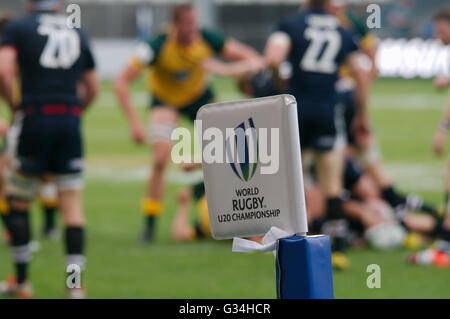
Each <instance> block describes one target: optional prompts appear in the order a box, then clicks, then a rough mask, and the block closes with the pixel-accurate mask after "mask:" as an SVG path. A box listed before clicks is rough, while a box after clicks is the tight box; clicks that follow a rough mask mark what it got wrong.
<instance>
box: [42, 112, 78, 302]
mask: <svg viewBox="0 0 450 319" xmlns="http://www.w3.org/2000/svg"><path fill="white" fill-rule="evenodd" d="M50 121H54V122H53V124H54V126H55V129H54V131H52V136H55V137H54V138H55V139H56V142H55V143H54V146H53V147H52V149H51V153H50V154H51V156H50V159H49V161H48V165H47V169H48V172H49V173H50V175H51V176H52V178H51V179H52V180H53V181H54V184H55V186H56V189H57V196H58V198H57V200H58V205H59V210H60V212H61V217H62V221H63V224H64V236H63V238H64V247H65V255H66V267H65V271H66V272H68V277H67V279H66V282H65V283H66V288H67V296H68V297H69V298H71V299H80V298H84V296H85V287H84V284H83V278H84V271H85V259H86V258H85V255H86V253H85V241H86V239H85V235H86V234H85V233H86V231H85V227H86V221H85V217H84V210H83V201H82V190H83V178H82V170H83V166H84V164H83V163H84V161H83V142H82V136H81V125H80V124H81V120H80V118H79V116H76V115H67V116H61V117H54V118H51V119H50ZM56 123H58V124H56Z"/></svg>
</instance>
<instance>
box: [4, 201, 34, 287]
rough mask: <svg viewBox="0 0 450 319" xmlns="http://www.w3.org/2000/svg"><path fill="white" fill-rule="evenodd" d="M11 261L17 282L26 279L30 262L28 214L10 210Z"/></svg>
mask: <svg viewBox="0 0 450 319" xmlns="http://www.w3.org/2000/svg"><path fill="white" fill-rule="evenodd" d="M9 227H10V232H11V246H12V255H13V261H14V264H15V267H16V276H17V282H18V283H19V284H21V283H23V282H25V281H26V279H27V270H28V263H29V262H30V260H31V251H30V245H29V244H30V237H31V235H30V220H29V216H28V212H26V211H16V210H14V209H12V210H11V215H10V217H9Z"/></svg>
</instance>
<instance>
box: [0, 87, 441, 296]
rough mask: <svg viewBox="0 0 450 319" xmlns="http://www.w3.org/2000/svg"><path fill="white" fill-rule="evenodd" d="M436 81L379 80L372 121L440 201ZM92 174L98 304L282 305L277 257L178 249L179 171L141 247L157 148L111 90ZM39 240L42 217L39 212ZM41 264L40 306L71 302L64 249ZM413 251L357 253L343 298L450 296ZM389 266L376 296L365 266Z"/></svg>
mask: <svg viewBox="0 0 450 319" xmlns="http://www.w3.org/2000/svg"><path fill="white" fill-rule="evenodd" d="M214 86H215V90H216V92H217V95H218V99H219V100H221V101H223V100H232V99H236V98H241V97H242V96H241V95H240V94H239V93H238V91H237V90H236V88H235V86H234V83H233V82H231V81H228V80H223V79H216V80H215V81H214ZM134 92H135V95H134V99H135V102H136V105H137V106H139V107H140V108H139V110H140V113H141V114H142V118H143V119H144V118H145V117H146V110H147V109H146V107H145V106H146V105H147V100H148V97H147V95H146V93H145V89H144V85H143V82H140V83H137V84H136V85H135V86H134ZM446 101H447V97H446V92H443V93H437V92H435V91H434V89H433V88H432V84H431V82H430V81H424V80H387V79H385V80H378V82H377V83H376V85H375V86H374V88H373V90H372V97H371V103H370V104H371V114H372V118H373V121H374V125H375V127H376V132H377V136H378V140H379V142H380V146H381V149H382V152H383V158H384V160H385V163H386V165H387V168H388V170H389V171H390V172H391V174H392V176H393V177H394V178H395V181H396V183H397V185H398V186H399V187H400V189H402V190H404V191H413V192H415V193H417V194H420V195H422V196H424V197H425V198H426V199H427V200H429V201H432V202H435V203H441V202H442V200H443V194H442V184H443V173H444V165H445V159H444V158H436V157H435V156H434V155H433V154H432V152H431V138H432V136H433V133H434V129H435V127H436V124H437V122H438V120H439V117H440V115H441V114H442V111H443V108H444V106H445V104H446ZM84 130H85V141H86V158H87V167H88V168H87V171H86V174H85V177H86V187H85V192H84V199H85V204H84V205H85V209H86V213H87V219H88V228H87V230H88V245H87V272H86V278H85V279H86V284H87V287H88V296H89V297H90V298H275V266H274V258H273V256H272V255H271V254H237V253H232V252H231V242H230V241H225V242H216V241H212V240H204V241H198V242H190V243H177V242H175V241H173V240H172V239H171V236H170V232H171V222H172V217H173V214H174V210H175V200H174V198H175V196H176V192H177V190H178V189H179V188H180V187H182V185H179V184H177V183H176V182H175V181H176V178H173V176H175V177H176V176H177V173H176V172H177V168H176V167H175V166H173V165H172V166H171V167H170V172H169V173H168V174H169V175H171V176H172V178H170V180H172V182H170V183H169V184H168V185H167V191H166V197H165V210H164V214H163V215H162V217H161V219H160V221H159V224H158V233H157V237H158V240H157V242H155V243H154V244H152V245H149V246H144V245H141V244H140V243H138V237H139V234H140V232H141V226H142V215H141V214H140V212H139V206H140V200H141V198H142V197H143V195H144V192H145V178H146V176H147V174H148V171H147V167H148V166H149V163H150V159H149V150H148V147H146V146H136V145H134V144H133V143H132V142H131V138H130V135H129V132H128V128H127V125H126V122H125V119H124V117H123V116H122V113H121V111H120V110H119V108H118V105H117V102H116V101H115V99H114V96H113V93H112V90H111V86H110V84H109V83H107V82H105V83H104V84H103V90H102V94H101V96H100V97H99V99H98V100H97V102H96V103H95V105H94V106H93V107H92V109H91V110H89V112H88V113H87V114H86V116H85V120H84ZM32 219H33V230H34V231H33V232H34V234H35V236H34V237H35V238H36V239H39V226H40V224H41V223H40V222H41V214H40V212H39V211H38V209H37V208H36V207H35V208H34V209H33V213H32ZM40 244H41V249H40V251H39V252H37V253H36V254H35V255H34V257H33V263H32V266H31V278H32V282H33V284H34V288H35V292H36V297H38V298H63V297H64V296H65V295H64V287H65V286H64V275H65V273H64V257H63V246H62V243H61V241H57V242H52V241H46V240H40ZM407 253H408V252H407V251H406V250H396V251H389V252H379V251H374V250H370V249H367V250H350V251H349V252H348V256H349V258H350V260H351V267H350V268H349V269H348V270H347V271H343V272H334V286H335V296H336V297H337V298H449V297H450V285H449V282H450V271H449V270H448V269H434V268H423V267H416V266H409V265H406V264H405V263H404V257H405V255H406V254H407ZM369 264H378V265H380V266H381V288H379V289H376V288H375V289H369V288H367V286H366V279H367V276H368V275H369V274H368V273H366V268H367V266H368V265H369ZM11 272H12V266H11V262H10V253H9V250H8V248H7V246H6V245H5V244H4V243H3V242H0V277H6V275H7V274H8V273H11Z"/></svg>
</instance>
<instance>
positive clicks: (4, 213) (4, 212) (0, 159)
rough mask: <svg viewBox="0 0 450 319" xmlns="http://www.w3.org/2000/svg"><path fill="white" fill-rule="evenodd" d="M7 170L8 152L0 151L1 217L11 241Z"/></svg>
mask: <svg viewBox="0 0 450 319" xmlns="http://www.w3.org/2000/svg"><path fill="white" fill-rule="evenodd" d="M5 172H6V153H5V152H4V151H2V152H1V153H0V219H1V221H2V223H3V227H4V230H5V232H4V237H5V240H6V241H9V239H10V234H9V224H8V219H9V205H8V202H7V200H6V194H5V185H4V184H5V183H4V180H5Z"/></svg>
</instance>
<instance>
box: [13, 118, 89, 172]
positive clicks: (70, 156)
mask: <svg viewBox="0 0 450 319" xmlns="http://www.w3.org/2000/svg"><path fill="white" fill-rule="evenodd" d="M80 122H81V119H80V117H79V116H78V115H75V114H52V115H48V114H42V113H40V112H35V113H34V114H25V113H22V112H20V114H16V116H15V120H14V123H13V126H12V128H11V130H10V134H9V137H8V148H9V150H10V157H11V158H12V162H13V166H14V168H15V169H17V170H18V171H20V172H21V173H24V174H27V175H31V176H42V174H44V173H53V174H55V175H65V174H77V173H80V172H81V171H82V170H83V142H82V134H81V127H80V126H81V125H80V124H81V123H80Z"/></svg>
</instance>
